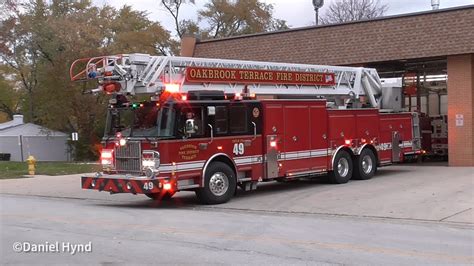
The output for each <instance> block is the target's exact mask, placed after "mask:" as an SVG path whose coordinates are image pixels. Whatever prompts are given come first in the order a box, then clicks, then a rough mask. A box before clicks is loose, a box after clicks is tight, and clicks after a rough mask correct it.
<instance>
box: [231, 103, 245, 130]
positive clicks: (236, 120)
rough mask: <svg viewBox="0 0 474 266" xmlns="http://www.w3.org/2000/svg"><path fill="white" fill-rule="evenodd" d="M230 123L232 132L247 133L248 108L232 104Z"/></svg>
mask: <svg viewBox="0 0 474 266" xmlns="http://www.w3.org/2000/svg"><path fill="white" fill-rule="evenodd" d="M229 124H230V132H231V133H236V134H239V133H247V108H246V107H245V106H231V107H230V108H229Z"/></svg>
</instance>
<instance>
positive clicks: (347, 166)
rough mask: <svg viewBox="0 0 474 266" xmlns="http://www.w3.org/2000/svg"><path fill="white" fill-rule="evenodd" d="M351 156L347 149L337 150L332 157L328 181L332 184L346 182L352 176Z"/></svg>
mask: <svg viewBox="0 0 474 266" xmlns="http://www.w3.org/2000/svg"><path fill="white" fill-rule="evenodd" d="M352 167H353V166H352V158H351V155H350V154H349V153H348V152H347V151H339V152H338V153H337V154H336V157H334V163H333V165H332V171H331V172H330V173H329V181H331V183H334V184H344V183H347V182H348V181H349V180H350V179H351V177H352Z"/></svg>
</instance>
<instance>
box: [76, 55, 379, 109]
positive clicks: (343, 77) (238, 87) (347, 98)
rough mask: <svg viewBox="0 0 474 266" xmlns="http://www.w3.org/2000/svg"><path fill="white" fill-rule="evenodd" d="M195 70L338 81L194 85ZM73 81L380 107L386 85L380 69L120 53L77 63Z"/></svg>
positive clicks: (125, 90)
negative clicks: (273, 73)
mask: <svg viewBox="0 0 474 266" xmlns="http://www.w3.org/2000/svg"><path fill="white" fill-rule="evenodd" d="M190 68H215V69H233V70H255V71H285V72H287V73H288V72H294V73H327V74H330V76H328V77H330V78H334V80H333V82H331V84H330V85H327V84H308V83H307V82H306V83H302V84H297V83H294V82H293V83H285V82H242V81H231V80H224V81H222V82H216V81H209V82H206V81H201V82H190V81H189V80H187V79H186V71H187V70H188V69H190ZM70 78H71V80H72V81H89V80H94V79H95V80H97V81H98V87H97V88H96V89H93V90H91V92H100V91H105V92H108V93H114V94H123V95H136V94H155V95H160V94H161V93H162V92H163V91H165V90H171V91H176V92H177V91H179V92H182V93H186V92H188V91H193V90H219V91H224V93H226V94H232V93H233V94H236V93H251V94H252V95H256V96H257V97H258V96H261V95H266V96H276V97H278V98H295V97H301V98H325V99H327V100H328V101H330V102H332V103H333V104H334V105H335V106H338V107H343V108H351V107H352V108H360V107H362V106H368V107H373V108H381V99H382V86H383V85H382V82H381V79H380V78H379V75H378V73H377V71H376V70H375V69H372V68H363V67H344V66H326V65H308V64H292V63H275V62H259V61H242V60H228V59H211V58H195V57H176V56H152V55H148V54H139V53H134V54H121V55H111V56H100V57H93V58H86V59H78V60H76V61H75V62H74V63H73V64H72V65H71V68H70Z"/></svg>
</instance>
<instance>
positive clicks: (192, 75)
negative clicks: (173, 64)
mask: <svg viewBox="0 0 474 266" xmlns="http://www.w3.org/2000/svg"><path fill="white" fill-rule="evenodd" d="M189 76H190V77H191V78H195V77H196V69H194V68H191V71H189Z"/></svg>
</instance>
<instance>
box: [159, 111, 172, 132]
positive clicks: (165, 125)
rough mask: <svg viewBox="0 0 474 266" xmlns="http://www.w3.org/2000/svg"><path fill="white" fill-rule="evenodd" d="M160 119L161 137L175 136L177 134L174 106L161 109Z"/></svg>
mask: <svg viewBox="0 0 474 266" xmlns="http://www.w3.org/2000/svg"><path fill="white" fill-rule="evenodd" d="M158 121H159V122H158V124H159V127H158V128H159V131H158V132H159V136H160V137H173V136H174V135H175V134H174V125H175V121H176V111H175V110H174V109H173V108H171V107H163V108H162V109H161V110H160V114H159V116H158Z"/></svg>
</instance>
